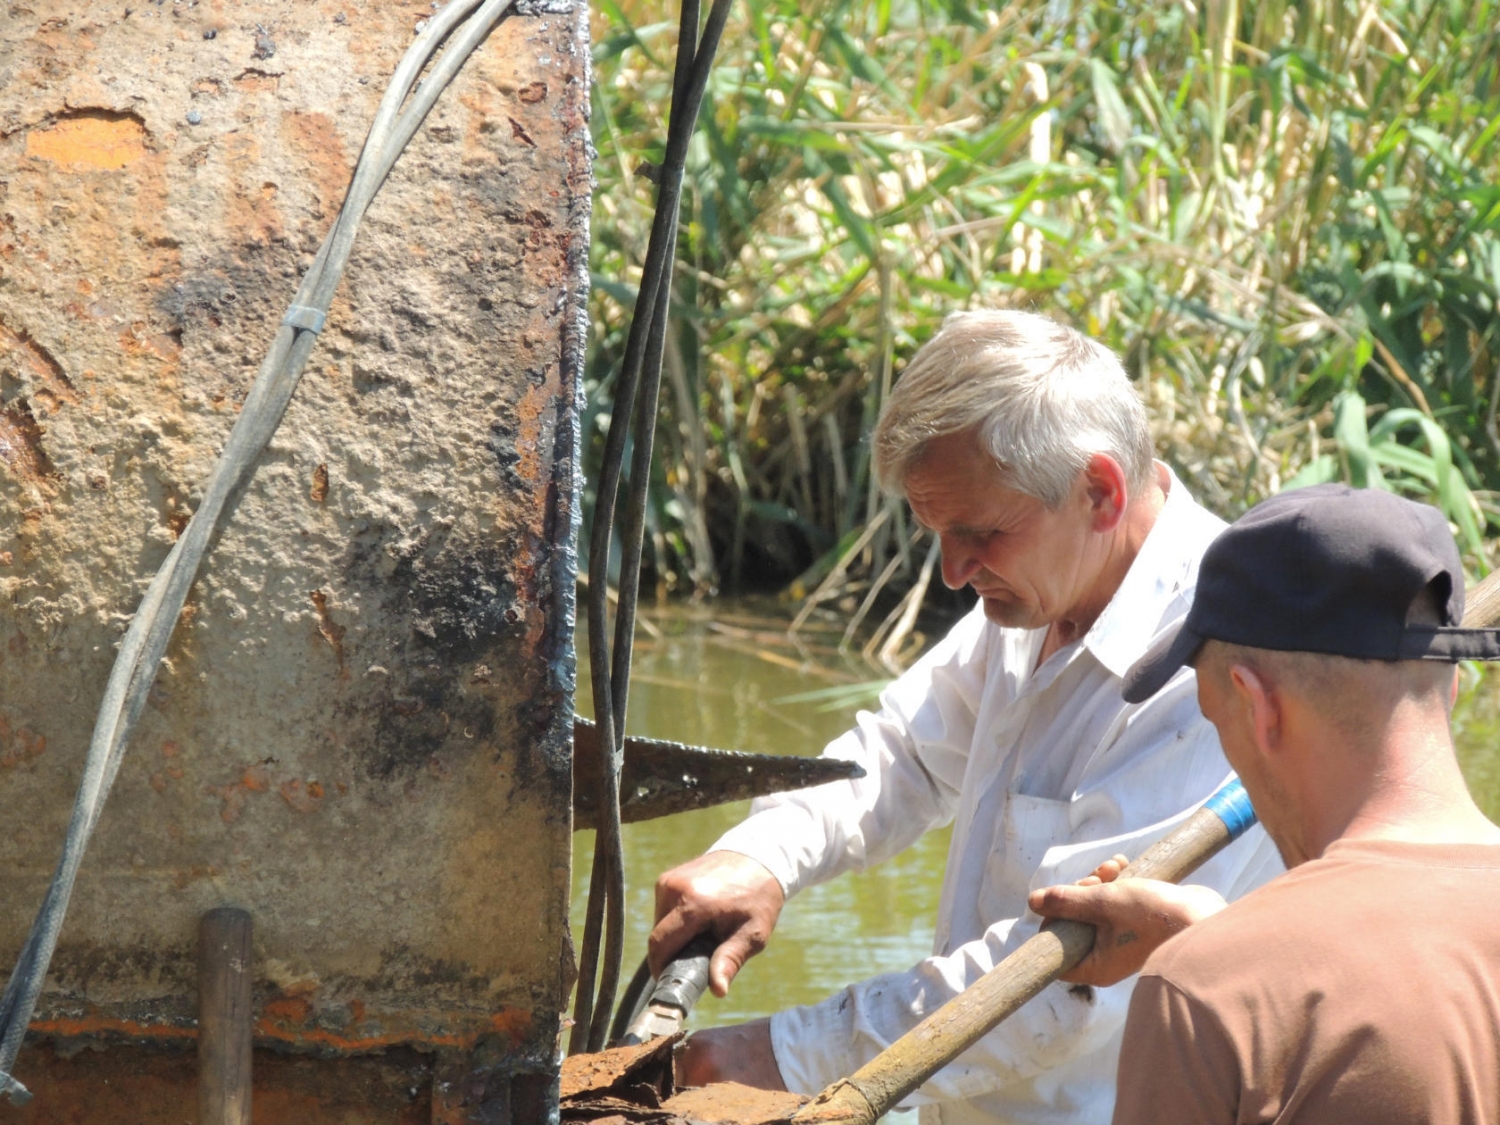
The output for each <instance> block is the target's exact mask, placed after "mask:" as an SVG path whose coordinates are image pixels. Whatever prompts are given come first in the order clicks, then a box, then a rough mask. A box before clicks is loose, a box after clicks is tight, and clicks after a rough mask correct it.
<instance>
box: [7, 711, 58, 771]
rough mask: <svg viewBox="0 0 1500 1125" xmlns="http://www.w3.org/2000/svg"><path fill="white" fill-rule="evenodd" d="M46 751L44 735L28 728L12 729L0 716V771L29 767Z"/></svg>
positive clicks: (45, 737)
mask: <svg viewBox="0 0 1500 1125" xmlns="http://www.w3.org/2000/svg"><path fill="white" fill-rule="evenodd" d="M46 750H47V736H46V735H42V734H37V732H36V731H34V730H32V729H31V728H30V727H24V726H23V727H16V728H14V729H12V728H11V725H10V723H9V722H8V721H7V720H6V718H5V716H3V715H0V769H6V770H9V769H15V768H16V767H17V766H26V765H30V764H31V763H32V762H34V761H36V760H37V759H38V758H40V757H41V756H42V755H43V754H44V753H45V752H46Z"/></svg>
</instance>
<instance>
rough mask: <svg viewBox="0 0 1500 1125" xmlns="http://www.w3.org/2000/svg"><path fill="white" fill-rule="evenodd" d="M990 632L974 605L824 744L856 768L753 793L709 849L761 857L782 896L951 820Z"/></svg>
mask: <svg viewBox="0 0 1500 1125" xmlns="http://www.w3.org/2000/svg"><path fill="white" fill-rule="evenodd" d="M996 632H998V630H996V629H994V628H993V627H987V623H986V621H985V619H984V615H983V612H982V608H981V607H978V606H976V607H975V610H974V611H973V612H971V613H970V614H968V616H966V617H965V618H964V619H963V620H962V621H960V622H959V623H958V624H957V625H955V626H954V627H953V629H952V630H951V631H950V632H949V633H948V635H947V636H946V637H944V638H943V639H942V640H941V641H939V642H938V643H937V644H936V645H935V646H934V647H933V649H932V650H931V651H930V652H929V653H927V654H926V655H925V656H924V657H922V659H921V660H919V661H918V662H917V663H916V664H914V665H913V666H912V667H911V668H910V669H909V670H908V671H907V672H906V673H905V674H903V675H902V676H901V677H900V678H899V679H898V680H896V681H895V682H894V683H892V684H891V685H890V686H889V687H887V688H886V690H885V691H884V692H882V693H881V697H880V704H881V705H880V709H879V710H878V711H877V712H875V713H870V712H867V711H861V712H860V713H859V715H858V716H857V717H856V720H855V727H854V729H853V730H852V731H850V732H848V733H847V734H845V735H843V736H841V737H840V738H838V739H835V740H834V741H833V742H831V743H829V745H828V747H827V748H826V749H825V750H824V751H823V754H824V756H825V757H832V758H845V759H852V760H854V761H857V762H859V763H860V764H861V765H862V766H864V769H865V776H864V777H862V778H859V779H856V780H848V781H836V782H831V783H829V784H827V785H819V786H815V787H813V788H811V789H803V790H799V791H796V792H793V793H780V794H775V795H772V796H769V797H761V798H759V799H757V800H756V801H755V802H754V803H753V804H752V805H751V806H750V816H749V817H748V818H746V819H745V820H744V821H743V822H742V823H740V824H739V825H737V826H736V827H734V828H732V829H730V830H729V831H728V832H727V833H725V834H724V835H723V836H722V837H720V838H719V841H718V842H717V843H716V844H714V847H713V850H723V851H732V852H739V853H740V854H741V855H747V856H749V857H750V858H751V859H754V860H757V861H758V862H760V863H761V864H764V865H765V867H766V868H767V869H768V870H769V871H770V872H771V873H772V874H773V875H775V876H776V879H777V880H778V881H779V882H780V883H781V888H782V890H783V891H784V892H785V893H786V895H787V897H788V898H790V897H791V896H792V895H794V894H795V893H796V892H797V891H798V890H800V889H802V888H803V887H807V886H811V885H813V884H815V883H821V882H825V881H826V880H828V879H831V878H833V877H834V876H836V875H839V874H841V873H843V872H845V871H850V870H863V869H864V868H866V867H869V866H871V865H873V864H876V863H879V862H880V861H882V860H884V859H887V858H889V857H891V856H893V855H895V854H896V853H898V852H900V851H901V850H902V849H904V848H906V847H907V846H909V845H910V844H912V843H913V842H915V841H916V840H917V839H918V838H919V837H920V836H921V835H922V834H923V833H925V832H927V831H929V830H930V829H933V828H937V827H940V826H942V825H944V824H946V823H948V822H949V821H950V820H952V818H953V810H954V808H955V806H956V803H957V800H958V794H959V788H960V786H961V785H962V783H963V777H964V769H965V765H966V762H967V758H968V752H969V747H970V744H971V743H972V741H973V737H974V723H975V716H976V715H977V713H978V709H979V703H980V699H981V697H982V695H983V692H984V685H985V679H986V674H987V661H988V659H989V651H990V649H991V647H992V645H991V641H992V639H993V638H992V634H994V633H996Z"/></svg>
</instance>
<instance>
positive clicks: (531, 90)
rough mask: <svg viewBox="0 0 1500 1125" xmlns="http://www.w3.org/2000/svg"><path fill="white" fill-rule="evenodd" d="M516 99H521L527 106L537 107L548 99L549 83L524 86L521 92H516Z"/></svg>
mask: <svg viewBox="0 0 1500 1125" xmlns="http://www.w3.org/2000/svg"><path fill="white" fill-rule="evenodd" d="M516 97H518V98H520V99H521V101H523V102H525V103H526V104H527V105H536V103H537V102H539V101H543V100H545V99H546V97H547V83H545V82H541V81H537V82H532V83H530V84H529V85H526V86H522V87H521V88H520V89H519V90H517V91H516Z"/></svg>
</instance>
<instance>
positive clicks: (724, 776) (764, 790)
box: [573, 718, 865, 831]
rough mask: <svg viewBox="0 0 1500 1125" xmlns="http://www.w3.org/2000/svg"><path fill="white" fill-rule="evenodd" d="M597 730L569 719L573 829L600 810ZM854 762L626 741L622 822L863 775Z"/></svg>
mask: <svg viewBox="0 0 1500 1125" xmlns="http://www.w3.org/2000/svg"><path fill="white" fill-rule="evenodd" d="M599 768H600V767H599V730H598V728H597V727H595V726H594V724H593V723H591V722H590V721H589V720H587V719H583V718H574V720H573V829H574V831H577V830H578V829H580V828H593V827H595V826H596V825H597V822H598V821H597V817H598V810H599ZM864 775H865V771H864V768H863V767H862V766H860V765H859V764H858V763H856V762H848V761H844V760H842V759H839V758H794V757H788V756H783V755H780V754H747V753H745V752H743V751H740V750H711V749H708V748H706V747H703V746H688V745H686V744H684V743H681V742H671V741H667V740H664V739H657V738H634V737H628V738H626V739H625V765H624V768H623V770H622V772H621V774H620V817H621V819H622V820H623V821H625V822H626V823H627V824H628V823H631V822H633V821H637V820H653V819H655V818H656V817H659V816H670V815H671V814H673V813H680V812H689V811H691V810H692V809H706V808H708V807H710V806H711V805H722V804H725V803H726V802H729V801H743V800H746V799H748V798H750V797H763V796H765V795H766V794H768V793H782V792H785V791H786V790H789V789H806V788H807V787H808V786H810V785H822V784H824V783H826V782H829V781H842V780H844V779H846V778H857V777H864Z"/></svg>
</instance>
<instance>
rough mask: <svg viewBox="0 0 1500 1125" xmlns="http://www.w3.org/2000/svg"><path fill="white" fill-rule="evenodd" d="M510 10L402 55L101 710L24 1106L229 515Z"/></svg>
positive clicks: (468, 9)
mask: <svg viewBox="0 0 1500 1125" xmlns="http://www.w3.org/2000/svg"><path fill="white" fill-rule="evenodd" d="M510 3H511V0H483V2H481V0H450V2H449V4H448V5H447V6H446V7H445V8H443V9H441V10H440V11H438V12H436V13H434V14H433V16H432V17H431V18H430V19H429V20H428V23H427V27H426V28H424V29H423V30H422V32H421V33H420V34H419V35H418V36H417V38H416V40H415V41H414V42H413V43H412V45H411V46H410V47H409V48H408V49H407V51H406V54H405V55H404V56H403V57H402V60H401V62H400V64H399V65H398V66H397V67H396V70H395V73H394V74H393V75H392V77H391V82H390V85H389V86H388V87H387V89H386V92H385V95H384V96H383V97H382V98H381V101H380V106H379V108H378V109H377V110H376V113H375V119H374V121H373V122H372V123H371V126H370V131H369V133H368V135H367V136H366V138H365V143H364V147H363V148H362V149H361V151H360V158H359V163H358V165H357V166H356V168H355V172H354V176H353V178H352V180H351V181H350V185H349V189H348V192H347V194H346V196H345V199H344V204H343V206H342V207H341V208H340V210H339V214H338V217H337V219H335V221H334V224H333V227H332V228H331V229H330V230H329V232H328V235H327V237H326V238H325V239H324V240H323V245H322V247H321V248H320V249H319V250H318V254H317V256H316V257H315V258H314V259H313V263H312V265H311V266H310V267H309V268H308V271H307V273H306V274H305V275H304V276H303V278H302V283H301V285H299V286H298V288H297V293H296V296H295V297H293V298H292V303H291V305H290V306H289V308H288V310H287V314H286V316H285V317H284V318H283V320H282V322H281V325H280V327H279V328H278V330H277V333H276V336H275V339H274V340H273V341H272V343H271V346H270V349H269V351H268V353H267V355H266V358H265V360H264V362H263V363H262V364H261V366H260V371H259V373H258V374H257V375H256V378H255V382H254V383H253V384H252V385H251V388H250V392H249V394H248V395H247V396H246V398H245V405H244V407H243V408H242V409H241V411H240V415H239V417H238V418H237V419H236V420H235V424H234V428H233V429H232V430H231V431H230V434H229V439H228V441H226V442H225V445H224V451H223V452H222V453H221V454H220V456H219V460H218V462H217V464H216V465H215V466H214V469H213V471H212V472H211V473H210V475H209V478H208V481H207V483H206V484H205V485H204V489H203V500H202V502H201V503H200V504H199V505H198V509H197V511H196V512H194V513H193V518H192V519H191V520H190V521H189V522H188V525H187V527H186V528H185V529H184V530H183V532H182V535H181V536H180V537H179V538H178V540H177V542H176V543H175V544H173V546H172V550H171V551H170V552H169V553H168V554H167V557H166V560H165V561H164V562H163V563H162V565H161V568H160V569H159V570H158V571H157V572H156V576H155V577H154V578H153V579H152V581H151V585H150V586H149V587H148V588H147V590H146V594H145V596H144V597H143V598H142V599H141V603H140V606H139V607H138V608H137V609H136V612H135V614H134V616H133V617H132V619H131V623H130V628H129V629H128V630H127V632H126V634H125V639H124V640H123V642H122V643H121V645H120V652H119V655H118V656H117V657H116V658H115V663H114V666H113V668H112V669H111V670H110V675H109V680H108V683H107V684H106V687H105V690H104V698H103V701H102V702H101V703H100V706H99V715H98V719H97V720H96V722H95V725H94V733H93V737H92V738H91V740H90V742H89V749H88V754H87V756H86V758H85V761H84V769H83V778H82V781H81V782H80V784H79V788H78V794H77V796H76V798H75V799H74V802H73V811H72V814H71V816H70V819H69V822H68V830H67V835H66V837H65V838H64V841H63V848H62V855H61V856H60V858H59V859H58V864H57V870H56V872H55V874H54V875H53V877H52V882H51V883H50V885H49V886H48V888H47V893H46V896H45V898H44V899H43V901H42V905H41V907H40V908H39V909H38V911H37V915H36V919H35V921H33V923H32V926H31V930H30V933H29V934H28V935H27V938H26V944H25V945H24V946H23V947H22V949H21V954H20V956H19V958H18V959H17V962H16V967H15V969H14V970H13V971H12V973H11V976H10V980H9V981H8V982H7V983H6V987H5V992H4V994H3V995H0V1095H3V1096H6V1097H9V1098H10V1100H11V1101H12V1102H13V1103H14V1104H17V1105H24V1104H25V1103H26V1102H27V1101H29V1100H30V1097H31V1095H30V1093H29V1092H28V1091H27V1090H26V1088H25V1086H23V1085H22V1084H21V1083H20V1082H18V1081H17V1080H16V1079H15V1078H14V1077H13V1076H12V1074H11V1070H12V1068H13V1067H14V1065H15V1060H16V1056H17V1054H18V1053H19V1052H20V1049H21V1045H22V1042H23V1040H24V1038H25V1035H26V1029H27V1027H28V1026H29V1024H30V1022H31V1016H32V1013H33V1012H34V1011H35V1009H36V1002H37V998H38V996H39V995H40V994H41V991H42V986H43V983H44V982H45V980H46V976H47V968H48V966H49V965H50V964H51V961H52V954H53V952H54V951H55V950H56V948H57V939H58V935H59V933H60V932H61V929H62V923H63V917H64V915H65V914H66V912H67V907H68V900H69V899H70V897H71V896H72V893H73V885H74V883H75V881H76V879H77V876H78V868H79V865H80V864H81V862H82V860H83V854H84V851H85V849H86V848H87V846H88V841H89V837H90V836H91V835H92V834H93V831H94V826H95V824H96V823H97V822H98V819H99V813H100V810H101V809H102V808H103V806H104V801H105V798H106V797H107V796H108V794H109V790H110V787H111V786H112V785H113V784H114V780H115V775H116V774H117V773H118V772H119V769H120V763H121V762H122V761H123V759H124V756H125V750H126V746H127V744H128V742H129V739H130V735H131V732H132V731H133V729H134V728H135V724H136V722H137V720H139V718H140V715H141V711H142V710H143V708H144V707H145V704H146V697H147V694H148V693H149V692H150V690H151V685H152V683H153V682H154V681H155V679H156V673H157V670H158V668H159V667H160V664H161V658H162V656H163V654H164V653H165V652H166V649H167V644H168V642H169V641H170V640H171V636H172V632H173V630H174V629H175V628H176V625H177V619H178V616H179V614H180V613H181V612H182V607H183V604H184V603H185V601H186V600H187V595H188V590H189V589H190V588H191V586H192V584H193V581H194V579H195V577H196V576H197V573H198V567H199V565H200V563H201V562H202V560H203V556H204V554H205V553H206V552H207V550H208V546H209V543H210V541H211V540H212V538H213V535H214V532H215V531H216V530H217V528H218V524H219V520H220V518H221V517H222V515H223V512H224V508H225V506H226V504H227V503H228V502H229V500H230V498H231V497H232V496H234V495H235V494H236V492H237V491H238V490H239V489H240V488H242V487H243V486H244V485H245V484H246V483H247V482H248V481H249V479H250V477H251V476H253V474H254V470H255V466H256V463H257V461H258V460H259V458H260V455H261V453H262V452H263V451H264V450H265V447H266V444H267V443H268V442H269V441H270V440H271V437H272V435H274V434H275V432H276V429H277V427H278V426H280V424H281V419H282V416H283V415H284V414H285V413H286V408H287V404H288V403H289V402H290V401H291V397H292V394H293V392H294V391H295V390H296V388H297V383H298V381H299V380H300V379H301V376H302V369H303V367H304V366H305V365H306V363H307V359H308V356H309V355H310V354H311V353H312V349H313V346H314V345H315V344H316V343H317V338H318V333H319V332H320V331H321V330H322V328H323V323H324V321H325V319H326V318H327V314H328V307H329V305H330V304H331V303H332V301H333V294H334V291H335V290H336V289H337V287H338V284H339V281H340V280H341V278H342V277H343V274H344V269H345V267H346V266H347V265H348V262H349V255H350V252H351V251H352V248H353V244H354V236H355V234H356V233H357V232H358V230H359V224H360V220H361V219H363V217H364V214H365V211H366V209H367V208H368V207H369V206H370V203H371V201H372V200H373V199H374V198H375V195H376V193H377V192H378V191H379V190H380V188H381V186H382V185H383V184H384V183H385V180H386V177H387V176H388V175H389V174H390V171H391V168H392V167H394V165H395V163H396V160H397V158H398V157H399V156H400V155H401V152H402V150H404V149H405V147H406V145H407V143H408V142H409V141H410V140H411V138H412V136H413V135H415V133H416V131H417V129H418V128H420V127H421V124H422V122H423V120H424V119H425V118H426V116H427V114H428V112H429V111H430V110H431V109H432V107H433V105H434V104H435V103H436V101H437V99H438V97H439V95H441V93H442V92H443V90H444V89H446V88H447V86H448V84H449V83H450V82H451V81H452V80H453V77H454V75H456V74H457V73H458V71H459V69H460V68H461V67H462V66H463V65H464V63H465V61H466V60H467V59H468V57H469V55H470V54H472V53H473V51H474V49H475V48H476V47H478V46H479V44H480V43H482V42H483V41H484V39H485V37H486V36H487V35H488V34H489V33H490V32H491V31H492V30H493V29H494V27H495V25H496V24H497V23H498V22H499V21H500V19H501V18H502V17H503V16H504V15H505V13H506V10H507V9H508V8H509V7H510ZM450 37H451V38H452V42H449V43H448V46H447V47H446V49H444V50H443V53H442V55H441V57H440V58H439V59H438V61H437V62H436V63H435V64H434V65H433V67H432V70H431V72H430V73H429V74H428V75H427V77H426V78H425V79H423V78H420V77H419V76H420V75H421V73H422V71H423V69H424V68H425V67H426V66H427V64H428V62H429V61H430V60H431V59H432V57H433V54H434V53H435V52H436V51H437V50H438V48H439V47H441V46H442V45H443V44H444V42H446V41H448V40H449V38H450ZM408 99H409V100H408ZM403 103H404V105H403ZM617 788H618V787H617Z"/></svg>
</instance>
